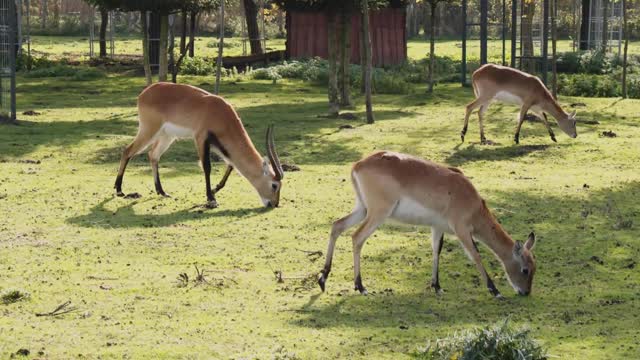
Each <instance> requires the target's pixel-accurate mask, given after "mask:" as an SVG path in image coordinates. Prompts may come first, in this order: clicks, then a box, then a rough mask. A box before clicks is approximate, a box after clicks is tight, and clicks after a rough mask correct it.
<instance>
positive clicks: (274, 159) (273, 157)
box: [266, 125, 284, 180]
mask: <svg viewBox="0 0 640 360" xmlns="http://www.w3.org/2000/svg"><path fill="white" fill-rule="evenodd" d="M266 140H267V155H268V156H269V161H270V162H271V168H273V172H274V173H276V180H282V178H284V172H283V171H282V165H280V158H279V157H278V153H277V152H276V147H275V145H274V141H273V125H270V126H269V127H268V128H267V139H266Z"/></svg>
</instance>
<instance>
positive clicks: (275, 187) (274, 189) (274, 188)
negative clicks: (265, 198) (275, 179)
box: [271, 183, 278, 191]
mask: <svg viewBox="0 0 640 360" xmlns="http://www.w3.org/2000/svg"><path fill="white" fill-rule="evenodd" d="M271 188H272V189H273V191H276V190H278V184H275V183H273V184H271Z"/></svg>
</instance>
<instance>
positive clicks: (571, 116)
mask: <svg viewBox="0 0 640 360" xmlns="http://www.w3.org/2000/svg"><path fill="white" fill-rule="evenodd" d="M577 113H578V110H573V111H572V112H571V114H569V118H570V119H575V118H576V114H577Z"/></svg>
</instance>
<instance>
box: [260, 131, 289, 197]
mask: <svg viewBox="0 0 640 360" xmlns="http://www.w3.org/2000/svg"><path fill="white" fill-rule="evenodd" d="M266 141H267V156H266V157H265V158H264V159H263V160H262V177H261V178H260V180H259V182H258V184H256V190H258V194H260V199H261V200H262V203H263V204H264V206H266V207H278V204H279V203H280V189H281V187H282V178H283V177H284V172H283V171H282V165H281V164H280V158H279V157H278V153H277V152H276V147H275V144H274V141H273V125H271V126H269V127H268V128H267V135H266Z"/></svg>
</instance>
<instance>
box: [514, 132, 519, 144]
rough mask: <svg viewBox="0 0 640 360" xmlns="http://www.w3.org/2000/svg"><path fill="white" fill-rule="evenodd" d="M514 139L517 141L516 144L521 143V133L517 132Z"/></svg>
mask: <svg viewBox="0 0 640 360" xmlns="http://www.w3.org/2000/svg"><path fill="white" fill-rule="evenodd" d="M513 140H514V141H515V142H516V144H520V134H516V135H515V136H514V137H513Z"/></svg>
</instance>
